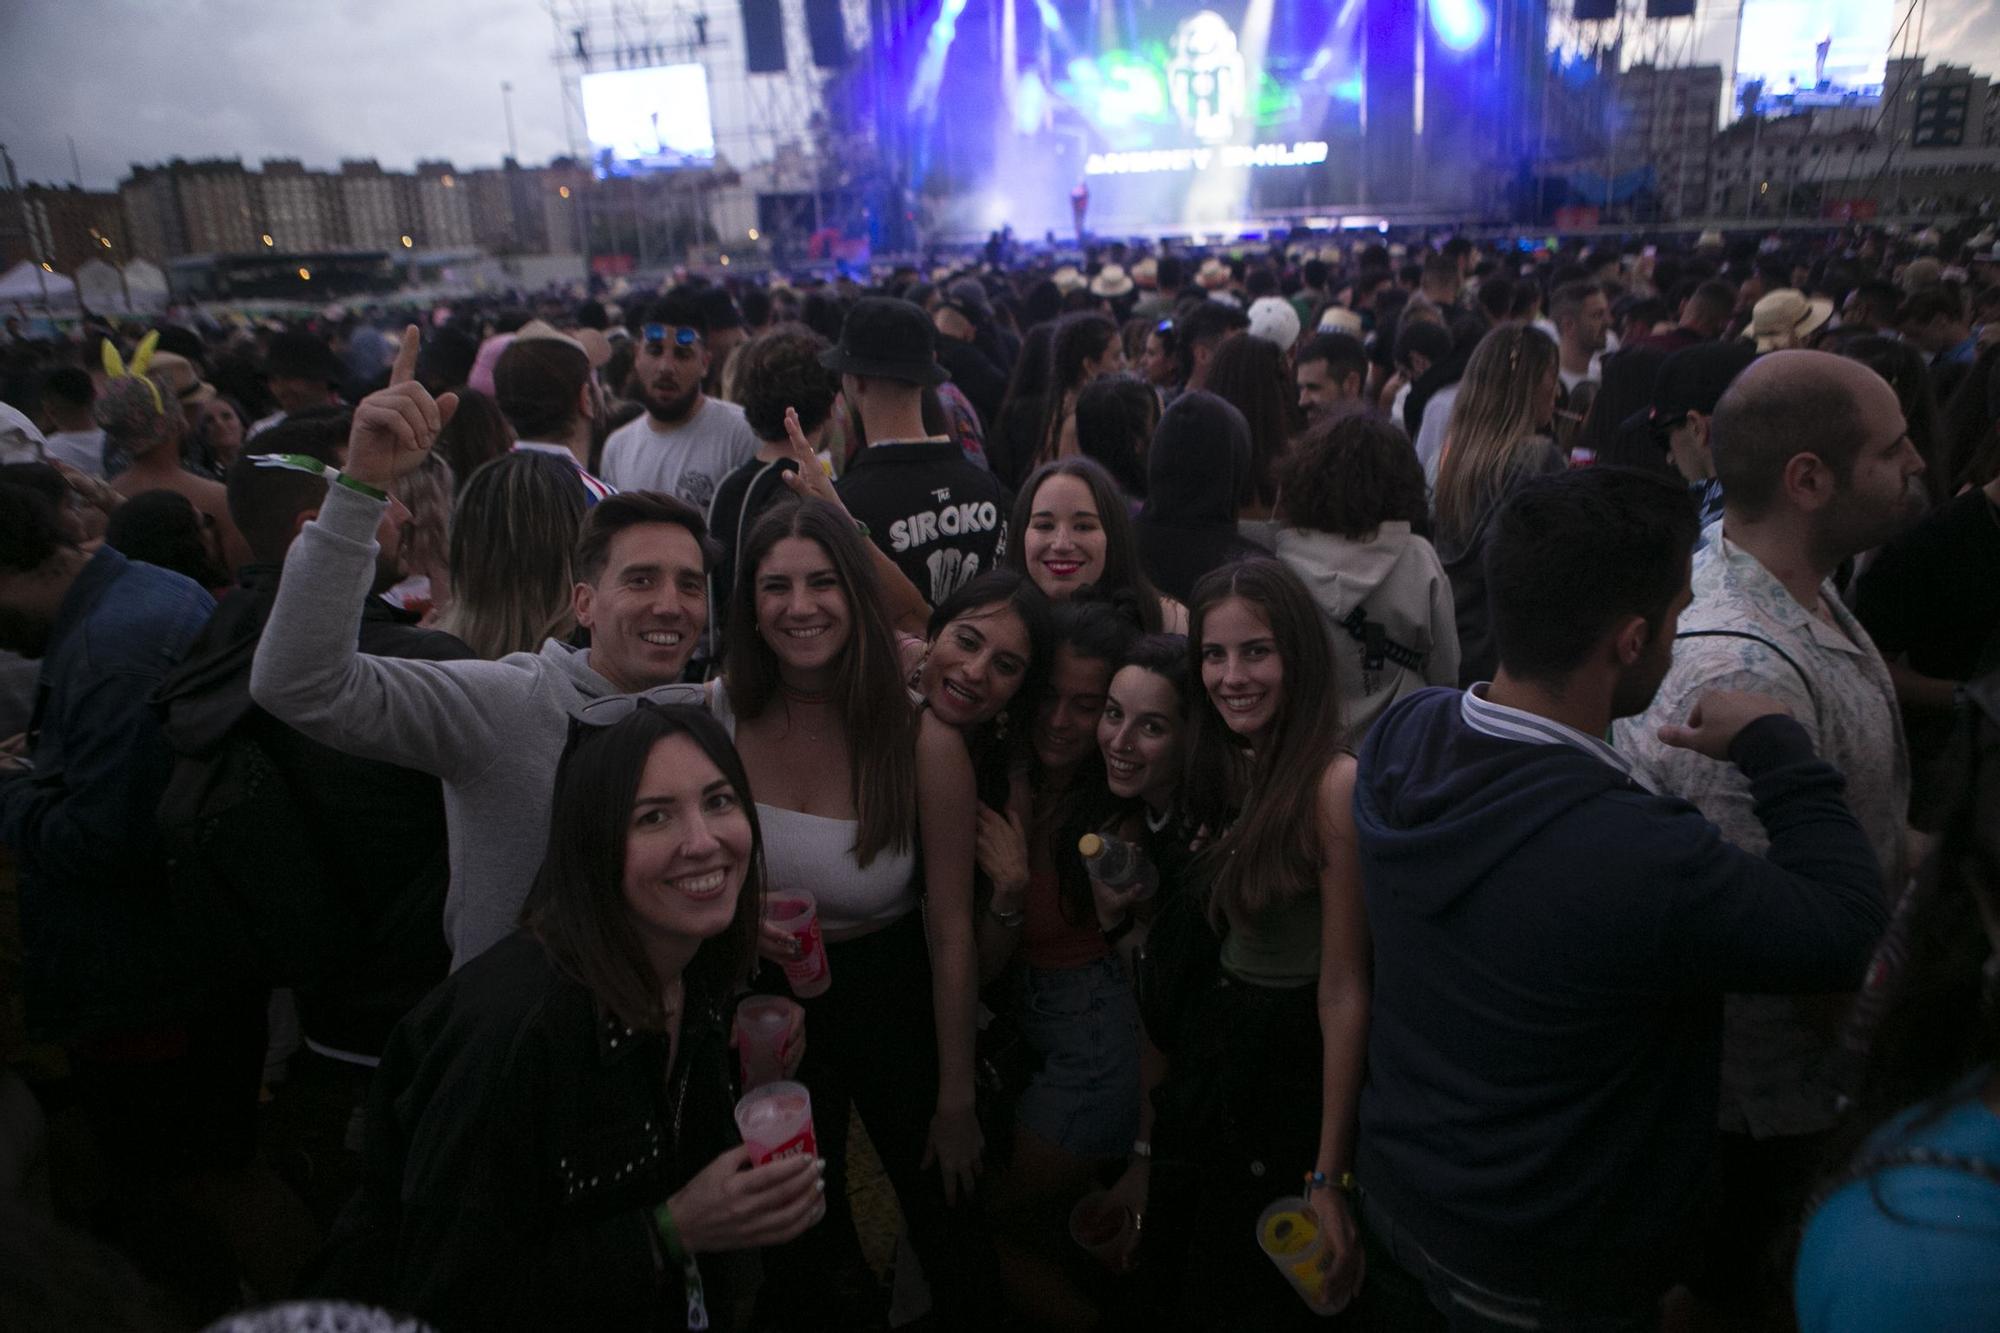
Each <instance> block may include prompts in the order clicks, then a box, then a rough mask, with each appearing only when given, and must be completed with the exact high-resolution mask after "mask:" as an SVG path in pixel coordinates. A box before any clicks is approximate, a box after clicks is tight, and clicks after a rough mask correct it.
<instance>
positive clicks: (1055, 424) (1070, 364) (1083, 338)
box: [1036, 310, 1118, 459]
mask: <svg viewBox="0 0 2000 1333" xmlns="http://www.w3.org/2000/svg"><path fill="white" fill-rule="evenodd" d="M1117 341H1118V326H1117V325H1116V324H1114V323H1112V322H1111V320H1110V318H1109V317H1108V316H1105V315H1100V314H1098V313H1097V312H1096V311H1093V310H1081V311H1078V312H1076V313H1075V314H1070V315H1064V316H1063V317H1062V318H1061V319H1060V320H1058V321H1056V329H1055V334H1054V335H1053V336H1052V337H1051V338H1050V340H1049V381H1048V386H1047V389H1046V391H1045V394H1044V402H1043V404H1042V433H1041V436H1040V439H1041V447H1040V449H1039V451H1038V452H1037V455H1036V456H1037V457H1038V458H1045V459H1046V458H1052V457H1054V456H1055V451H1056V445H1057V442H1058V439H1059V437H1060V436H1061V433H1062V419H1063V408H1064V406H1065V403H1064V401H1063V400H1064V399H1065V398H1066V397H1068V395H1070V394H1072V393H1075V392H1076V391H1077V390H1079V389H1081V388H1082V387H1083V365H1084V362H1086V361H1092V360H1095V359H1096V358H1098V357H1101V356H1103V355H1104V349H1105V348H1107V347H1109V346H1111V344H1113V343H1115V342H1117Z"/></svg>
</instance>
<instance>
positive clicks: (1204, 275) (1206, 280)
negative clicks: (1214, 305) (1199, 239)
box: [1194, 255, 1229, 291]
mask: <svg viewBox="0 0 2000 1333" xmlns="http://www.w3.org/2000/svg"><path fill="white" fill-rule="evenodd" d="M1194 280H1195V282H1196V283H1198V284H1199V285H1201V286H1203V287H1206V288H1208V290H1210V291H1214V290H1215V289H1216V288H1218V287H1227V286H1228V285H1229V265H1227V264H1225V263H1223V262H1222V261H1221V260H1220V259H1217V258H1216V257H1215V256H1214V255H1210V256H1209V257H1208V258H1207V259H1204V260H1202V261H1201V267H1200V268H1199V269H1197V270H1196V271H1195V275H1194Z"/></svg>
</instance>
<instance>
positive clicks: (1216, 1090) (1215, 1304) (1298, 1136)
mask: <svg viewBox="0 0 2000 1333" xmlns="http://www.w3.org/2000/svg"><path fill="white" fill-rule="evenodd" d="M1189 610H1190V619H1191V622H1192V623H1191V628H1190V632H1189V635H1188V645H1189V654H1190V657H1191V669H1192V671H1193V672H1194V673H1195V674H1196V675H1197V677H1198V679H1199V680H1200V682H1201V691H1200V698H1199V699H1198V701H1197V702H1196V703H1195V705H1194V709H1193V714H1194V717H1193V727H1192V734H1191V736H1190V739H1189V747H1190V759H1189V766H1188V779H1187V783H1186V787H1185V800H1186V803H1187V804H1186V809H1187V817H1188V819H1189V821H1190V823H1192V824H1194V825H1197V826H1199V827H1202V828H1204V829H1205V830H1206V836H1207V845H1206V847H1205V848H1204V849H1203V851H1202V853H1201V855H1200V857H1199V859H1198V860H1197V862H1196V864H1195V866H1194V868H1193V872H1192V873H1193V874H1194V876H1195V877H1196V883H1197V884H1198V885H1202V886H1204V887H1201V888H1197V889H1196V891H1197V892H1198V893H1205V895H1206V896H1205V897H1204V898H1200V899H1198V900H1197V901H1202V902H1205V904H1206V909H1207V917H1208V921H1209V923H1210V925H1211V926H1212V927H1213V928H1214V931H1215V933H1216V934H1217V935H1218V936H1219V937H1220V946H1219V949H1217V950H1216V951H1215V953H1214V955H1213V956H1212V958H1208V959H1204V958H1203V957H1202V956H1201V955H1200V952H1199V951H1198V950H1196V949H1186V950H1183V951H1181V956H1180V959H1179V961H1180V962H1181V963H1182V964H1183V966H1181V967H1180V968H1179V970H1173V969H1171V968H1169V967H1168V966H1167V965H1166V960H1164V959H1161V958H1149V959H1148V960H1147V961H1146V962H1143V963H1142V964H1141V966H1140V983H1139V988H1140V991H1141V994H1142V996H1144V995H1145V994H1146V993H1147V992H1148V990H1149V989H1162V988H1164V989H1166V990H1168V991H1170V992H1171V996H1170V998H1169V999H1168V1000H1167V1001H1166V1002H1164V1003H1154V1002H1152V1001H1148V1002H1147V1004H1146V1006H1145V1009H1146V1014H1147V1023H1148V1028H1147V1037H1148V1039H1149V1040H1150V1041H1151V1042H1152V1043H1153V1045H1154V1046H1155V1047H1157V1048H1158V1049H1159V1051H1160V1052H1161V1054H1162V1056H1163V1057H1164V1059H1163V1064H1164V1068H1163V1069H1161V1068H1158V1067H1155V1068H1154V1069H1152V1070H1151V1071H1149V1075H1148V1078H1147V1082H1148V1083H1149V1084H1150V1085H1152V1086H1151V1089H1150V1091H1151V1101H1152V1104H1153V1106H1154V1107H1155V1108H1156V1111H1157V1115H1156V1118H1155V1120H1154V1122H1153V1137H1152V1139H1151V1140H1150V1142H1141V1143H1135V1144H1134V1145H1133V1157H1132V1160H1131V1164H1130V1166H1129V1167H1128V1169H1127V1174H1126V1178H1125V1179H1124V1180H1122V1181H1121V1182H1120V1184H1119V1187H1118V1190H1117V1193H1118V1195H1119V1196H1121V1197H1122V1198H1124V1199H1126V1200H1129V1201H1131V1202H1132V1203H1133V1204H1134V1205H1136V1207H1137V1209H1138V1210H1139V1211H1140V1212H1141V1215H1142V1216H1143V1217H1144V1218H1145V1223H1144V1226H1143V1228H1142V1234H1143V1235H1144V1237H1145V1238H1146V1239H1145V1242H1144V1243H1145V1246H1146V1248H1147V1250H1148V1251H1149V1252H1148V1253H1144V1254H1142V1256H1141V1262H1142V1264H1144V1265H1146V1266H1148V1267H1150V1268H1152V1269H1154V1270H1155V1271H1156V1273H1157V1275H1158V1278H1159V1283H1158V1287H1159V1289H1160V1291H1161V1293H1162V1295H1163V1297H1164V1299H1166V1300H1167V1301H1169V1302H1171V1308H1172V1309H1173V1310H1174V1311H1175V1312H1176V1314H1175V1317H1176V1320H1177V1323H1176V1326H1177V1327H1185V1328H1199V1329H1222V1328H1252V1327H1254V1328H1281V1327H1292V1326H1301V1327H1307V1328H1311V1327H1319V1324H1318V1323H1317V1321H1316V1320H1314V1319H1313V1317H1312V1316H1311V1315H1310V1313H1309V1312H1308V1311H1307V1309H1306V1307H1305V1306H1304V1304H1302V1303H1301V1302H1300V1300H1299V1298H1298V1297H1297V1296H1296V1295H1295V1294H1293V1292H1292V1290H1291V1287H1290V1285H1289V1284H1288V1283H1287V1282H1286V1281H1285V1280H1284V1278H1283V1277H1281V1276H1280V1275H1279V1273H1278V1272H1277V1270H1276V1269H1275V1268H1273V1267H1272V1265H1271V1264H1270V1263H1269V1262H1267V1261H1266V1260H1265V1258H1264V1256H1263V1255H1262V1254H1260V1253H1259V1252H1258V1248H1257V1243H1256V1241H1255V1240H1254V1239H1253V1232H1254V1231H1255V1225H1256V1220H1257V1218H1258V1215H1259V1214H1260V1213H1261V1212H1262V1211H1263V1209H1264V1208H1265V1207H1266V1206H1267V1205H1268V1204H1270V1203H1271V1202H1272V1200H1273V1199H1275V1198H1278V1197H1280V1196H1281V1195H1285V1194H1294V1193H1303V1194H1304V1196H1305V1200H1306V1205H1307V1208H1308V1209H1309V1211H1310V1212H1311V1215H1312V1220H1313V1224H1314V1226H1315V1227H1316V1229H1317V1230H1318V1232H1319V1233H1320V1235H1321V1236H1322V1237H1323V1238H1324V1240H1325V1244H1326V1259H1325V1261H1324V1262H1325V1268H1324V1271H1323V1276H1322V1279H1321V1287H1320V1295H1321V1297H1322V1300H1323V1301H1325V1302H1328V1303H1333V1302H1341V1301H1344V1300H1346V1299H1348V1298H1350V1297H1351V1296H1352V1294H1353V1292H1354V1290H1355V1289H1356V1287H1357V1286H1358V1284H1359V1282H1360V1280H1361V1273H1362V1259H1361V1243H1360V1235H1359V1232H1358V1230H1357V1228H1356V1224H1355V1220H1354V1210H1353V1205H1352V1203H1351V1202H1350V1200H1349V1197H1348V1190H1349V1189H1350V1188H1351V1187H1352V1183H1353V1182H1352V1178H1351V1176H1350V1174H1349V1172H1350V1168H1351V1166H1352V1162H1353V1154H1354V1133H1355V1128H1354V1126H1355V1108H1356V1105H1357V1101H1358V1098H1359V1097H1360V1093H1361V1070H1362V1060H1363V1057H1364V1055H1365V1052H1366V1048H1367V1037H1368V966H1369V963H1368V957H1369V945H1368V926H1367V922H1366V919H1365V917H1364V915H1363V910H1362V898H1361V870H1360V864H1359V859H1358V848H1357V843H1356V840H1355V834H1354V816H1353V811H1352V806H1353V801H1354V775H1355V763H1354V757H1353V755H1352V754H1350V753H1348V752H1347V751H1346V750H1345V749H1343V748H1342V745H1341V724H1340V715H1339V708H1338V706H1337V704H1336V702H1335V701H1336V698H1337V696H1336V694H1335V692H1334V690H1333V667H1332V662H1331V660H1330V659H1329V658H1328V655H1327V643H1326V633H1325V631H1324V630H1323V629H1322V628H1321V625H1320V616H1319V612H1318V610H1317V608H1315V606H1314V605H1313V601H1312V597H1311V595H1310V594H1308V593H1307V591H1306V589H1305V587H1304V586H1303V585H1302V584H1300V582H1299V580H1298V577H1297V576H1296V575H1294V574H1293V573H1292V572H1291V571H1290V570H1289V569H1287V568H1286V567H1285V566H1284V565H1282V564H1280V563H1279V562H1277V561H1275V560H1269V559H1255V560H1246V561H1243V562H1242V563H1240V564H1235V565H1229V566H1226V567H1224V568H1222V569H1219V570H1216V571H1215V572H1214V573H1212V574H1210V575H1208V576H1207V577H1206V578H1204V579H1203V580H1202V581H1201V583H1200V584H1198V585H1197V586H1196V588H1195V594H1194V602H1193V604H1192V606H1191V607H1190V608H1189ZM1157 931H1158V926H1157V925H1156V927H1155V932H1156V934H1157ZM1150 947H1153V946H1152V945H1150V944H1149V948H1150ZM1163 1015H1164V1016H1168V1017H1171V1020H1172V1021H1171V1022H1166V1021H1162V1016H1163ZM1301 1177H1303V1189H1301V1188H1300V1186H1299V1184H1297V1183H1295V1182H1298V1181H1299V1180H1300V1178H1301ZM1148 1201H1150V1204H1151V1209H1152V1211H1151V1212H1150V1213H1146V1212H1145V1211H1144V1210H1145V1208H1146V1206H1147V1203H1148Z"/></svg>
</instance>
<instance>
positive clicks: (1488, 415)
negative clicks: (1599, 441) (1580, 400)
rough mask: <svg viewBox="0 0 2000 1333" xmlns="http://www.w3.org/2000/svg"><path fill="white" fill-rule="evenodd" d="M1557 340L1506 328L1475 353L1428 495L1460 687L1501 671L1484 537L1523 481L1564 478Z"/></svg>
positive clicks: (1520, 328)
mask: <svg viewBox="0 0 2000 1333" xmlns="http://www.w3.org/2000/svg"><path fill="white" fill-rule="evenodd" d="M1560 366H1561V358H1560V356H1559V354H1558V353H1557V351H1556V345H1555V341H1554V340H1553V339H1551V338H1550V337H1549V336H1548V335H1547V334H1545V333H1543V332H1542V331H1541V330H1539V329H1535V328H1531V327H1529V326H1527V325H1525V324H1509V325H1504V326H1502V327H1501V328H1497V329H1495V330H1493V332H1491V333H1489V334H1487V335H1486V336H1485V337H1484V338H1483V339H1481V340H1480V343H1479V346H1478V347H1476V348H1474V349H1473V353H1472V360H1471V361H1469V362H1467V363H1466V367H1465V378H1464V379H1463V380H1461V381H1459V386H1458V397H1457V398H1456V399H1454V400H1453V402H1452V405H1451V421H1450V425H1448V426H1447V427H1446V428H1445V442H1444V456H1443V460H1442V461H1441V462H1440V463H1439V465H1438V478H1437V488H1436V491H1435V493H1434V494H1433V495H1432V497H1431V506H1432V510H1433V512H1434V513H1435V515H1436V523H1435V524H1434V526H1433V530H1432V534H1431V535H1432V539H1433V541H1434V542H1435V543H1436V546H1437V553H1438V557H1439V559H1441V560H1443V561H1444V568H1445V573H1447V574H1449V575H1450V576H1451V591H1452V601H1453V604H1454V606H1455V607H1456V611H1457V616H1456V618H1457V621H1458V648H1459V660H1458V682H1459V684H1460V685H1471V684H1474V683H1475V682H1478V681H1482V680H1491V679H1492V678H1493V669H1494V667H1495V666H1496V665H1498V659H1497V649H1496V648H1495V646H1494V643H1493V634H1492V625H1491V621H1490V619H1489V617H1488V615H1487V609H1486V570H1485V559H1486V533H1487V528H1488V525H1489V523H1490V522H1491V520H1492V518H1493V515H1494V514H1495V513H1497V512H1499V509H1500V503H1501V501H1503V500H1505V499H1506V498H1507V497H1508V496H1509V495H1512V494H1513V493H1514V491H1515V490H1516V489H1518V488H1519V487H1520V485H1521V484H1522V483H1523V482H1526V481H1528V480H1529V479H1530V478H1533V477H1538V476H1542V475H1544V474H1546V473H1550V472H1560V471H1561V470H1562V469H1563V466H1564V460H1563V456H1562V453H1561V451H1560V450H1558V449H1557V448H1556V443H1555V440H1554V439H1553V438H1552V437H1551V435H1550V434H1549V430H1550V420H1551V418H1552V417H1554V415H1555V410H1556V395H1557V393H1558V391H1559V390H1560V389H1561V387H1562V380H1561V378H1560V376H1559V374H1558V371H1559V369H1560Z"/></svg>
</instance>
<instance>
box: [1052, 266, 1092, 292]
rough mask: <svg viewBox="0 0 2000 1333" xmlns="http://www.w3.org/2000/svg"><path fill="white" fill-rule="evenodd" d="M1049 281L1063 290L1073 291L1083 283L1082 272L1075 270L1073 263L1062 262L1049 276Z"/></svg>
mask: <svg viewBox="0 0 2000 1333" xmlns="http://www.w3.org/2000/svg"><path fill="white" fill-rule="evenodd" d="M1049 281H1051V282H1053V283H1054V284H1055V285H1056V286H1057V287H1058V288H1060V289H1061V290H1063V291H1064V292H1073V291H1076V290H1078V289H1079V288H1081V287H1083V286H1084V285H1085V283H1084V281H1083V274H1081V273H1079V272H1077V269H1076V265H1074V264H1064V265H1063V266H1062V267H1061V268H1059V269H1057V270H1056V271H1055V272H1054V273H1053V274H1051V275H1050V276H1049Z"/></svg>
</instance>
